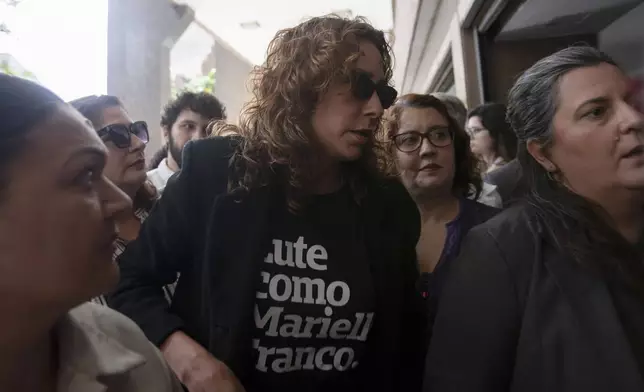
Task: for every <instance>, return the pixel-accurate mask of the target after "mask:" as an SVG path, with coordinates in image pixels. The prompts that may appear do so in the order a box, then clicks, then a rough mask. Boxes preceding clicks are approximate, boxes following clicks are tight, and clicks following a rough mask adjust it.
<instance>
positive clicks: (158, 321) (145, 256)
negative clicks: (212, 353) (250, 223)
mask: <svg viewBox="0 0 644 392" xmlns="http://www.w3.org/2000/svg"><path fill="white" fill-rule="evenodd" d="M192 147H193V143H192V142H191V143H188V144H187V145H186V146H185V148H184V151H183V161H182V170H181V171H180V172H179V173H177V174H175V175H174V176H173V177H172V178H171V179H170V181H169V182H168V184H167V186H166V188H165V190H164V192H163V194H162V196H161V198H160V199H159V200H158V201H157V203H156V204H155V206H154V208H153V209H152V211H151V212H150V215H149V216H148V218H147V219H146V220H145V222H144V223H143V225H142V227H141V231H140V232H139V236H138V238H137V239H136V240H135V241H132V242H130V243H129V244H128V246H127V247H126V249H125V251H124V252H123V253H122V254H121V256H120V257H119V258H118V263H119V267H120V270H121V279H120V282H119V284H118V286H117V287H116V289H115V290H114V291H113V292H112V293H110V294H108V296H107V302H108V305H109V306H110V307H112V308H114V309H116V310H118V311H119V312H121V313H123V314H125V315H126V316H128V317H129V318H131V319H132V320H134V321H135V322H136V323H137V324H138V325H139V327H140V328H141V329H142V330H143V332H145V334H146V336H147V337H148V339H150V341H152V342H153V343H154V344H156V345H157V346H159V345H161V343H163V341H164V340H165V339H166V338H167V337H168V336H169V335H170V334H172V333H173V332H175V331H177V330H180V329H182V328H183V321H182V320H181V318H179V317H178V316H177V315H175V314H173V313H172V312H171V311H170V306H169V304H168V301H167V300H166V298H165V296H164V293H163V289H162V288H163V286H164V285H167V284H170V283H173V282H174V281H175V280H176V279H177V273H179V272H180V271H181V264H182V263H184V262H190V261H191V260H192V254H191V250H192V244H191V238H192V236H191V235H190V233H191V231H192V230H191V228H192V227H193V215H194V213H193V211H192V210H193V209H194V208H195V205H196V204H197V203H195V200H193V199H195V198H196V197H197V196H198V195H199V192H197V191H196V190H194V189H192V188H193V187H194V186H195V185H194V183H195V182H194V181H195V179H193V178H192V177H193V171H194V168H193V166H194V165H193V162H192V161H193V153H192ZM197 181H198V180H197ZM197 208H198V207H197Z"/></svg>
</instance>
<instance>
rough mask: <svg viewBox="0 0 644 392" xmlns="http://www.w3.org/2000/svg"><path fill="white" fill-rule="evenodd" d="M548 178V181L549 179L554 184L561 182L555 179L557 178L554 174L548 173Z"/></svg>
mask: <svg viewBox="0 0 644 392" xmlns="http://www.w3.org/2000/svg"><path fill="white" fill-rule="evenodd" d="M546 176H547V177H548V179H549V180H550V181H552V182H559V181H557V179H556V178H555V176H554V172H551V171H546Z"/></svg>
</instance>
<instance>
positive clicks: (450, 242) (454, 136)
mask: <svg viewBox="0 0 644 392" xmlns="http://www.w3.org/2000/svg"><path fill="white" fill-rule="evenodd" d="M385 124H386V133H387V138H388V141H389V142H388V144H389V152H390V154H391V156H392V157H393V161H394V169H395V171H396V173H397V174H398V175H399V176H400V180H401V182H402V183H403V185H404V186H405V188H407V191H408V192H409V194H410V195H411V196H412V198H413V199H414V201H415V202H416V205H417V206H418V210H419V211H420V216H421V222H422V223H421V225H422V226H421V232H420V239H419V240H418V244H417V245H416V254H417V257H418V264H419V266H420V272H421V280H420V284H419V289H420V290H421V292H422V295H423V297H424V298H425V300H426V301H427V306H428V309H429V319H430V323H429V326H430V327H431V323H432V320H433V317H434V314H435V313H436V309H437V307H438V305H439V298H440V293H441V289H442V287H443V284H444V282H445V281H446V280H447V279H448V276H449V270H450V265H451V262H452V260H453V259H454V258H455V257H456V256H457V255H458V252H459V248H460V245H461V241H462V240H463V238H464V237H465V235H466V234H467V232H468V231H469V230H470V229H471V228H472V227H473V226H476V225H478V224H480V223H483V222H484V221H486V220H488V219H489V218H491V217H492V216H493V215H495V214H496V213H497V212H498V210H497V209H496V208H492V207H489V206H486V205H484V204H482V203H479V202H476V201H474V200H476V198H477V197H478V194H479V193H480V192H481V187H482V181H481V176H480V174H479V172H478V169H477V167H478V161H477V159H476V158H475V157H474V155H473V154H472V152H471V151H470V149H469V142H470V140H469V139H470V138H469V136H468V135H467V133H466V132H465V131H464V130H463V128H462V127H461V125H459V123H458V122H457V121H456V120H455V119H454V118H452V117H451V116H450V115H449V112H448V110H447V108H446V107H445V105H444V104H443V103H442V102H441V101H440V100H439V99H438V98H436V97H433V96H431V95H420V94H408V95H404V96H402V97H400V98H399V99H398V100H397V101H396V103H395V104H394V105H393V106H392V108H391V109H389V111H388V113H387V116H386V121H385ZM472 196H474V197H473V199H474V200H471V197H472Z"/></svg>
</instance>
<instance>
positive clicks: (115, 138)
mask: <svg viewBox="0 0 644 392" xmlns="http://www.w3.org/2000/svg"><path fill="white" fill-rule="evenodd" d="M132 135H134V136H136V137H137V138H139V139H140V140H141V141H142V142H143V143H144V144H147V143H148V141H149V140H150V135H149V133H148V124H147V123H146V122H145V121H135V122H133V123H132V124H129V125H126V124H110V125H108V126H106V127H103V128H101V129H99V130H98V136H99V137H100V138H101V139H103V140H104V141H106V142H107V141H110V142H112V143H114V145H115V146H116V147H118V148H129V147H130V145H131V144H132Z"/></svg>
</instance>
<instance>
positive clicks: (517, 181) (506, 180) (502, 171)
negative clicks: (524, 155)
mask: <svg viewBox="0 0 644 392" xmlns="http://www.w3.org/2000/svg"><path fill="white" fill-rule="evenodd" d="M484 180H485V182H487V183H490V184H492V185H496V190H497V191H498V192H499V195H501V200H502V201H503V207H508V206H509V205H510V204H512V203H513V202H515V201H517V200H518V199H520V198H521V196H523V195H524V194H525V193H526V191H527V188H526V184H525V179H524V177H523V169H522V168H521V164H520V163H519V160H518V159H516V158H515V159H513V160H511V161H510V162H508V163H506V164H505V165H503V166H501V167H500V168H498V169H496V170H493V171H492V172H490V173H487V174H486V175H485V176H484Z"/></svg>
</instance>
